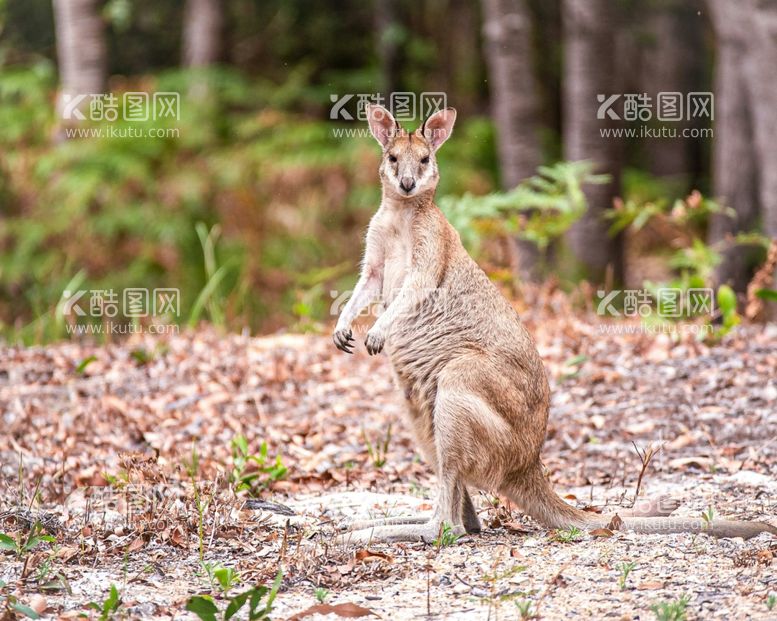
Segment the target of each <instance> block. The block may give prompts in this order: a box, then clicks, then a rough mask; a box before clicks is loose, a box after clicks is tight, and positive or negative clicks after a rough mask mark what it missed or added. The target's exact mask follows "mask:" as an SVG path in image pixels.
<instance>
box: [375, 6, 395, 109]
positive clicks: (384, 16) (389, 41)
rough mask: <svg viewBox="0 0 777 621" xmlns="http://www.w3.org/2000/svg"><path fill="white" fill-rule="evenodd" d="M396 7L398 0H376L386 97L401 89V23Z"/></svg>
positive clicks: (382, 83) (383, 85)
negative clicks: (398, 20)
mask: <svg viewBox="0 0 777 621" xmlns="http://www.w3.org/2000/svg"><path fill="white" fill-rule="evenodd" d="M396 8H397V7H396V0H375V36H376V38H377V48H378V60H379V62H380V78H381V85H380V86H381V90H382V92H383V94H384V95H385V96H386V97H389V96H390V94H391V93H393V92H396V91H398V90H399V31H398V28H399V24H398V23H397V15H396Z"/></svg>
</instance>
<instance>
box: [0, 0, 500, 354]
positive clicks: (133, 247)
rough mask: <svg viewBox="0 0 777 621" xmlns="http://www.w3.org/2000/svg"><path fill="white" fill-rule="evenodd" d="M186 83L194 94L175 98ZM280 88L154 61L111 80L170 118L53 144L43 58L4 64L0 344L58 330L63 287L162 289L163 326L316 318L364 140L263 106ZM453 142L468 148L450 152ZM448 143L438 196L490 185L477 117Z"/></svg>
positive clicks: (52, 335)
mask: <svg viewBox="0 0 777 621" xmlns="http://www.w3.org/2000/svg"><path fill="white" fill-rule="evenodd" d="M127 8H128V7H127V6H126V3H124V2H119V1H118V0H114V1H113V2H111V3H110V4H109V6H108V9H107V10H108V13H109V14H108V18H109V19H110V20H111V21H113V22H116V20H118V21H121V20H123V19H125V17H122V12H123V11H125V10H127ZM135 19H136V12H135V13H133V14H132V15H131V16H130V20H131V21H132V23H133V26H132V28H137V27H138V25H137V24H135V23H134V21H133V20H135ZM300 71H302V69H300ZM303 73H304V72H303ZM303 73H300V76H301V77H300V80H301V82H300V86H299V87H300V88H307V84H308V81H307V78H305V77H304V75H303ZM203 78H205V79H207V80H208V82H209V83H210V84H211V85H212V88H211V89H210V91H209V95H208V96H207V97H204V98H194V97H189V96H188V95H187V93H189V92H191V90H192V88H191V87H192V85H193V84H195V83H197V81H198V80H201V79H203ZM287 87H288V88H289V89H292V90H293V89H295V88H297V87H296V86H292V85H291V84H286V85H285V86H284V87H282V88H281V89H277V88H273V89H268V88H266V84H264V82H263V81H262V80H260V79H257V80H254V79H250V78H247V77H246V76H245V75H242V74H241V73H240V72H239V71H236V70H234V69H225V68H220V69H208V70H204V71H199V70H198V71H194V70H192V71H169V72H165V73H161V74H158V75H156V76H149V77H145V78H144V82H143V84H142V87H137V86H136V85H134V84H128V85H127V90H144V91H149V92H150V93H153V92H154V91H173V92H178V93H181V103H180V112H181V114H180V120H173V119H157V120H154V119H150V120H148V121H133V122H129V121H122V120H121V116H122V111H121V110H120V111H119V120H116V121H114V122H109V121H102V122H97V121H94V122H92V121H86V122H84V125H83V127H84V128H87V129H92V130H95V131H96V132H99V131H102V135H99V136H94V137H90V138H73V139H70V140H64V141H52V140H51V136H52V134H54V133H55V130H56V123H57V119H56V117H55V114H54V106H53V103H52V102H53V100H54V96H53V95H54V88H55V74H54V71H53V65H52V64H51V63H45V62H44V63H39V64H36V65H34V66H32V67H30V68H26V69H5V68H4V70H3V71H2V72H0V142H2V144H3V145H4V150H3V152H4V156H3V158H2V162H0V203H2V204H3V205H8V208H7V209H6V211H4V214H3V216H4V221H3V228H2V230H1V231H0V336H4V337H6V338H7V339H9V340H11V341H15V342H22V343H27V344H32V343H41V342H48V341H51V340H57V339H61V338H69V334H68V331H67V327H68V324H67V321H66V320H65V318H64V317H63V315H62V313H61V310H62V306H63V304H64V301H65V300H64V299H63V291H65V290H69V291H76V290H79V289H85V290H97V289H112V290H114V291H117V292H118V293H119V295H121V291H122V290H123V289H126V288H129V287H143V288H147V289H150V290H152V289H154V288H162V287H173V288H177V289H179V290H180V294H181V301H180V308H181V316H180V317H167V318H164V319H165V320H166V321H170V322H175V323H180V324H189V325H193V324H195V323H196V322H197V321H199V320H201V319H208V320H210V321H211V322H213V323H215V324H217V325H220V326H224V327H226V328H229V329H232V330H242V329H243V328H245V327H248V328H249V329H251V330H254V331H256V330H265V329H274V328H277V327H279V326H281V325H290V324H293V323H295V322H296V323H297V324H298V325H299V326H300V327H301V328H302V329H316V328H317V325H318V323H317V322H320V321H321V320H325V319H329V317H328V310H329V303H330V302H331V300H329V299H328V298H327V293H328V291H330V290H334V289H338V290H345V289H348V288H350V287H351V286H352V278H353V271H354V270H353V266H354V265H355V264H356V263H357V261H358V256H359V253H360V250H361V248H360V245H359V244H354V243H353V240H354V239H355V238H357V237H358V235H359V233H360V232H361V231H362V230H363V228H364V226H365V225H366V223H367V220H368V218H369V216H370V215H371V214H372V213H373V212H374V211H375V209H376V208H377V206H378V203H379V197H380V190H379V185H378V178H377V172H376V171H377V166H378V157H379V149H378V147H377V145H376V144H375V142H374V140H373V139H372V138H369V137H366V136H352V137H341V138H336V137H335V136H334V135H333V128H334V127H335V124H333V123H332V122H331V121H328V120H322V121H318V120H311V119H310V118H308V117H299V116H296V115H294V114H290V113H288V112H280V111H279V110H278V108H277V107H275V108H274V107H272V102H269V101H268V97H269V98H271V99H274V98H281V99H283V98H287V95H284V94H283V93H282V91H283V89H284V88H287ZM327 88H329V87H327ZM351 90H353V89H351ZM361 90H363V89H361ZM361 90H359V91H358V92H361ZM329 92H332V91H331V90H327V93H329ZM115 94H116V95H117V96H118V99H119V102H121V99H122V97H121V95H122V93H121V92H118V93H115ZM289 97H291V98H292V99H293V98H296V97H297V95H294V94H290V95H289ZM306 97H307V96H306ZM315 97H321V98H323V99H322V101H326V102H328V94H324V93H323V92H321V93H316V94H315ZM297 101H299V100H298V99H297ZM280 103H281V104H283V102H280ZM275 105H276V106H277V105H279V104H278V102H276V103H275ZM264 106H270V107H264ZM348 127H349V128H350V129H355V128H358V129H362V130H363V129H364V127H363V126H362V125H361V124H359V125H357V124H356V123H352V124H350V125H349V126H348ZM108 128H110V129H112V130H115V131H117V132H119V131H125V130H129V129H132V130H133V131H137V132H141V133H143V134H144V136H146V137H143V138H127V137H111V136H109V135H108V134H107V132H106V131H105V130H107V129H108ZM171 130H172V133H165V134H164V135H163V136H162V137H154V138H151V137H147V136H148V135H149V132H170V131H171ZM459 140H460V141H462V143H464V141H467V142H466V143H467V144H468V148H466V149H464V148H461V149H457V148H455V142H456V141H459ZM451 144H452V145H454V148H450V147H449V148H446V149H444V150H443V151H442V152H441V154H440V162H441V166H442V167H443V168H444V174H443V175H442V180H441V185H440V192H441V193H460V192H463V191H465V190H471V189H473V188H476V189H478V191H488V190H489V189H491V188H492V187H493V182H494V170H495V163H494V154H493V150H492V149H493V127H492V125H491V123H490V122H489V121H487V120H484V119H471V120H468V121H466V122H462V123H461V124H460V126H459V127H457V131H456V134H455V135H454V136H453V138H452V139H451ZM73 231H78V235H73ZM87 299H88V297H87ZM122 319H124V320H126V321H127V323H129V321H128V320H127V318H122ZM79 321H81V322H86V321H91V322H93V323H95V324H96V323H99V319H98V320H95V319H93V318H89V317H86V318H81V319H80V320H79Z"/></svg>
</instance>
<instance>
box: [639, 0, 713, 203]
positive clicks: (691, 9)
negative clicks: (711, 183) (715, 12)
mask: <svg viewBox="0 0 777 621" xmlns="http://www.w3.org/2000/svg"><path fill="white" fill-rule="evenodd" d="M703 8H704V6H703V2H702V0H691V1H689V0H662V1H660V2H651V3H649V4H648V5H647V7H646V12H647V13H646V15H645V22H644V24H645V26H644V31H645V34H647V37H645V36H642V37H640V39H641V40H642V41H643V43H642V45H641V46H640V48H641V49H640V56H641V58H640V74H639V76H638V77H639V78H640V83H639V84H636V85H630V86H629V92H644V93H648V94H649V95H650V97H652V98H653V103H654V104H655V105H657V101H656V97H657V95H658V93H661V92H675V93H689V92H698V91H702V90H706V89H704V88H703V82H702V79H701V78H702V77H703V76H704V73H705V71H704V60H705V57H704V55H703V54H701V53H699V50H704V49H705V46H704V36H703V35H704V28H703V26H704V19H703V18H702V17H701V16H700V15H699V14H698V11H700V10H701V9H703ZM632 88H633V89H634V90H632ZM655 105H654V108H653V109H654V111H655V109H656V108H655ZM654 119H655V117H654ZM655 123H656V124H657V125H658V126H661V125H662V123H661V121H659V120H657V119H655ZM666 126H667V127H673V124H672V123H668V124H667V125H666ZM693 147H694V140H693V139H691V138H687V137H683V136H676V137H673V138H668V137H667V138H662V139H660V140H651V139H647V140H645V141H644V148H645V154H646V155H647V162H646V165H647V166H648V168H649V170H650V172H651V173H653V174H654V175H658V176H678V175H683V176H684V177H685V178H686V179H687V181H688V182H689V183H690V182H691V181H692V178H693V177H694V176H695V175H696V173H697V172H698V169H699V168H700V164H701V162H699V161H698V158H697V157H696V156H695V152H694V151H695V150H694V148H693ZM686 189H687V191H690V190H691V189H693V188H692V187H687V188H686Z"/></svg>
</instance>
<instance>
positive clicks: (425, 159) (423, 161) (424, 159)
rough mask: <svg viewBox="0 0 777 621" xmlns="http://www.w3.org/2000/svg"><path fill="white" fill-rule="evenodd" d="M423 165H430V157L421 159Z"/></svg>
mask: <svg viewBox="0 0 777 621" xmlns="http://www.w3.org/2000/svg"><path fill="white" fill-rule="evenodd" d="M421 163H422V164H428V163H429V156H428V155H427V156H426V157H422V158H421Z"/></svg>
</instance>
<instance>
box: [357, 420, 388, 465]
mask: <svg viewBox="0 0 777 621" xmlns="http://www.w3.org/2000/svg"><path fill="white" fill-rule="evenodd" d="M362 438H363V439H364V444H365V445H366V446H367V453H368V454H369V456H370V461H372V465H373V466H375V467H376V468H382V467H383V466H385V465H386V456H387V455H388V447H389V442H391V423H389V425H388V427H387V428H386V435H385V436H384V437H383V439H382V440H379V441H378V442H377V443H376V444H375V446H373V445H372V442H370V439H369V438H368V437H367V434H366V433H365V431H364V428H362Z"/></svg>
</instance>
